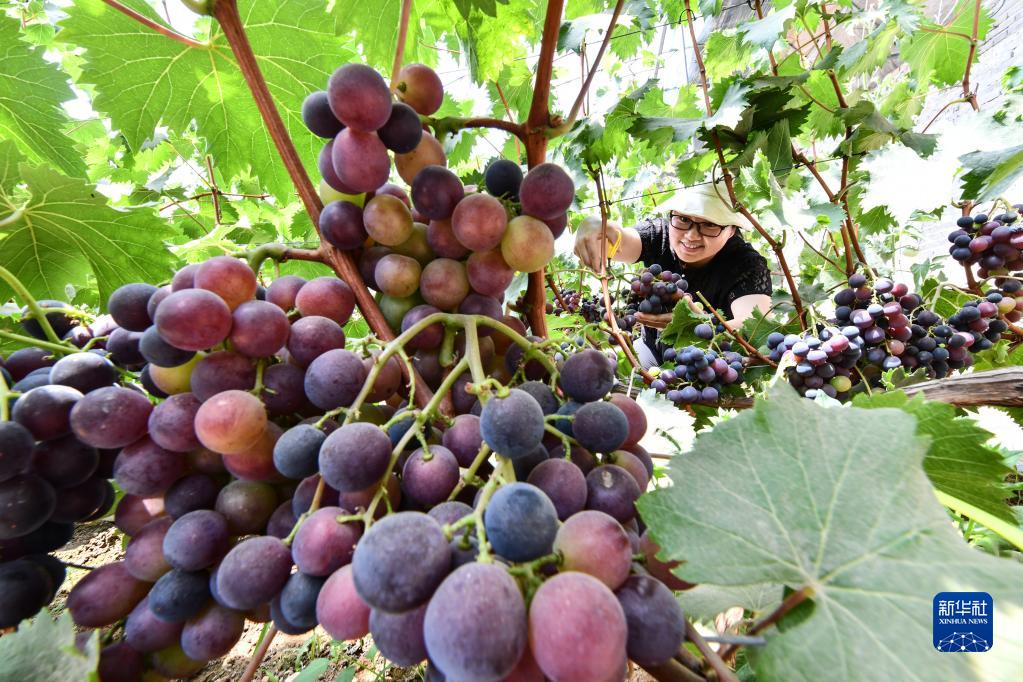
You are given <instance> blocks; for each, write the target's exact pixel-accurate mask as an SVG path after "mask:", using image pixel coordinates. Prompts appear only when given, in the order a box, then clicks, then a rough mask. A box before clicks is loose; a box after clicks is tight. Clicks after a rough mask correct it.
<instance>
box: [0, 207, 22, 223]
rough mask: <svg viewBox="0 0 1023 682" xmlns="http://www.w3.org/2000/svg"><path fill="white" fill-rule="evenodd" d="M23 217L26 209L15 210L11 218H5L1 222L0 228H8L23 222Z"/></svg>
mask: <svg viewBox="0 0 1023 682" xmlns="http://www.w3.org/2000/svg"><path fill="white" fill-rule="evenodd" d="M23 215H25V207H24V206H19V207H18V208H16V209H14V211H12V212H11V214H10V215H9V216H7V217H6V218H4V219H3V220H0V227H7V226H8V225H13V224H14V223H16V222H18V221H19V220H21V217H22V216H23Z"/></svg>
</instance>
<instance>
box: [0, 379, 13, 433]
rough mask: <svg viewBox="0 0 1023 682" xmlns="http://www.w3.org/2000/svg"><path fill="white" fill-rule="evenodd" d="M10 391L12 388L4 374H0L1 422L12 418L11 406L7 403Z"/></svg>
mask: <svg viewBox="0 0 1023 682" xmlns="http://www.w3.org/2000/svg"><path fill="white" fill-rule="evenodd" d="M10 392H11V391H10V388H8V386H7V380H6V379H4V377H3V375H2V374H0V422H5V421H9V420H10V418H11V408H10V405H8V403H7V398H8V394H10Z"/></svg>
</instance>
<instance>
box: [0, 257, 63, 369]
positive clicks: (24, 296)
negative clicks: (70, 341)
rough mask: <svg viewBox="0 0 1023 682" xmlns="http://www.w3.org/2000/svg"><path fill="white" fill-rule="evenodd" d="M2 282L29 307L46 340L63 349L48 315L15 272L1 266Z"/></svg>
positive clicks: (0, 276)
mask: <svg viewBox="0 0 1023 682" xmlns="http://www.w3.org/2000/svg"><path fill="white" fill-rule="evenodd" d="M0 280H3V281H5V282H7V286H9V287H10V288H11V290H12V291H13V292H14V295H15V296H16V297H17V298H20V299H21V300H22V302H23V303H24V304H25V305H26V306H27V307H28V310H29V312H30V313H32V318H33V319H34V320H35V321H36V323H37V324H38V325H39V326H40V327H41V328H42V330H43V336H45V337H46V340H47V341H49V342H50V343H52V344H55V345H57V346H61V347H63V344H62V343H61V340H60V337H59V336H57V332H55V331H53V327H52V326H51V325H50V321H49V320H48V319H46V313H45V312H44V311H43V308H42V306H40V305H39V303H38V302H37V301H36V299H35V296H33V295H32V294H31V292H29V290H28V288H27V287H26V286H25V285H24V284H22V283H21V280H20V279H18V277H17V276H16V275H15V274H14V273H13V272H11V271H10V270H8V269H7V268H5V267H3V266H0ZM66 352H71V351H66Z"/></svg>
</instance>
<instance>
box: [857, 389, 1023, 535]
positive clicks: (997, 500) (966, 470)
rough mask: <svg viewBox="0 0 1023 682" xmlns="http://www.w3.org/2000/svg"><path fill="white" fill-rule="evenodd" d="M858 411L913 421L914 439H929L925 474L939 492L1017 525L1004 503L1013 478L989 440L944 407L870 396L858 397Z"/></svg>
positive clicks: (895, 394) (891, 394) (893, 395)
mask: <svg viewBox="0 0 1023 682" xmlns="http://www.w3.org/2000/svg"><path fill="white" fill-rule="evenodd" d="M853 405H855V406H856V407H863V408H870V409H875V408H879V407H897V408H899V409H901V410H903V411H905V412H909V413H910V414H912V415H913V416H914V417H916V424H917V433H918V434H920V435H924V436H927V437H929V438H930V441H931V445H930V447H929V448H928V450H927V454H926V455H925V456H924V471H926V472H927V477H928V478H930V479H931V483H933V484H934V487H935V488H937V489H938V490H941V491H943V492H946V493H948V494H949V495H952V496H953V497H956V498H959V499H960V500H963V501H964V502H968V503H969V504H971V505H973V506H974V507H977V508H978V509H983V510H984V511H986V512H988V513H990V514H992V515H994V516H996V517H998V518H1000V519H1003V520H1005V521H1008V522H1009V523H1012V524H1013V525H1015V523H1016V520H1015V518H1014V517H1013V515H1012V510H1011V508H1010V507H1009V506H1008V505H1007V504H1006V503H1005V498H1006V497H1008V496H1009V491H1008V490H1007V489H1006V486H1005V482H1004V479H1005V476H1006V475H1008V474H1010V473H1012V471H1011V469H1009V468H1008V467H1006V466H1005V465H1004V464H1003V463H1002V458H1001V457H1000V456H999V455H998V453H997V452H995V451H994V450H992V449H991V448H989V447H987V446H986V445H985V442H986V441H987V439H988V438H990V437H991V434H990V433H989V432H987V431H985V430H984V429H982V428H980V427H979V426H977V423H976V422H975V421H973V420H972V419H968V418H966V417H957V416H956V408H955V407H953V406H951V405H947V404H945V403H939V402H936V401H928V400H924V397H923V396H922V395H919V394H918V395H916V396H914V397H913V399H910V398H909V397H907V396H906V394H905V393H903V392H902V391H888V392H886V393H875V394H874V395H869V396H868V395H865V394H860V395H858V396H856V397H855V398H854V399H853Z"/></svg>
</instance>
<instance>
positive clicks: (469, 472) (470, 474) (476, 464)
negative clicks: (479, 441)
mask: <svg viewBox="0 0 1023 682" xmlns="http://www.w3.org/2000/svg"><path fill="white" fill-rule="evenodd" d="M490 454H491V453H490V446H488V445H487V444H486V443H484V444H483V445H481V446H480V451H479V452H477V453H476V459H474V460H472V464H471V465H469V468H468V469H466V470H465V474H464V475H463V476H462V478H461V479H460V480H459V481H458V485H456V486H455V489H454V490H452V491H451V494H450V495H448V502H450V501H451V500H454V499H455V498H457V497H458V493H460V492H462V490H463V489H465V486H466V484H467V483H468V482H469V481H471V480H472V479H473V478H475V476H476V472H477V471H479V468H480V467H481V466H483V463H484V462H486V461H487V458H488V457H490Z"/></svg>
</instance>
